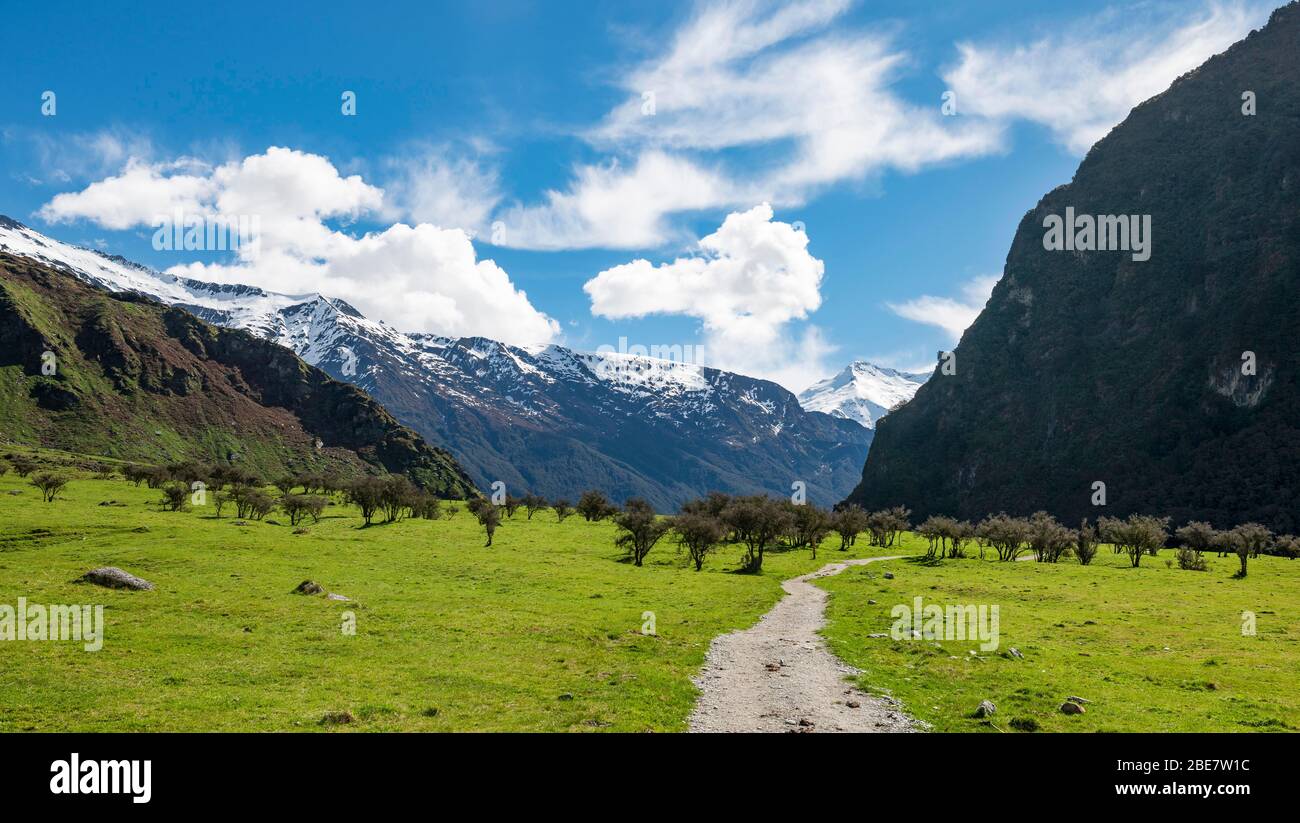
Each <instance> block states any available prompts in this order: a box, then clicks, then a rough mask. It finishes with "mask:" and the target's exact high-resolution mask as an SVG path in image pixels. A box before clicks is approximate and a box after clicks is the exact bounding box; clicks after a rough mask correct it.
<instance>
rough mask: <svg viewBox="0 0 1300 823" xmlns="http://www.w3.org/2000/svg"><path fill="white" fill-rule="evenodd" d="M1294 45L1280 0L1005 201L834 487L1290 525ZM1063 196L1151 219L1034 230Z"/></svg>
mask: <svg viewBox="0 0 1300 823" xmlns="http://www.w3.org/2000/svg"><path fill="white" fill-rule="evenodd" d="M1297 44H1300V5H1297V4H1294V3H1293V4H1290V5H1288V6H1286V7H1284V8H1281V9H1279V10H1277V11H1275V12H1274V13H1273V15H1272V17H1271V19H1270V21H1269V23H1268V25H1267V26H1265V27H1264V28H1262V29H1260V30H1258V31H1255V32H1252V33H1251V34H1250V35H1249V36H1248V37H1247V38H1245V39H1244V40H1242V41H1240V42H1238V43H1237V44H1235V45H1234V46H1232V47H1231V48H1229V49H1228V50H1227V51H1225V52H1224V53H1222V54H1219V55H1217V56H1215V57H1212V58H1211V59H1210V60H1208V61H1207V62H1206V63H1205V64H1204V65H1202V66H1201V67H1200V68H1198V69H1196V70H1194V71H1191V72H1189V73H1187V74H1185V75H1183V76H1182V77H1181V78H1179V79H1178V80H1176V81H1175V82H1174V83H1173V85H1172V86H1171V87H1170V88H1169V89H1168V90H1167V91H1165V92H1164V93H1162V94H1160V95H1157V96H1156V97H1154V98H1152V99H1150V100H1148V101H1146V102H1145V103H1143V104H1141V105H1139V106H1137V107H1136V108H1135V109H1133V111H1132V112H1131V113H1130V114H1129V116H1128V117H1127V118H1126V119H1125V120H1124V122H1123V123H1121V124H1120V125H1118V126H1116V127H1115V128H1114V129H1113V130H1112V131H1111V132H1110V134H1109V135H1107V136H1106V137H1104V138H1103V139H1102V140H1101V141H1099V142H1098V143H1097V144H1096V145H1095V146H1093V148H1092V150H1091V151H1089V153H1088V155H1087V157H1085V158H1084V160H1083V162H1082V163H1081V164H1080V166H1079V168H1078V171H1077V172H1076V173H1075V175H1074V179H1073V180H1072V181H1071V182H1070V183H1069V184H1068V185H1065V186H1061V187H1059V188H1057V189H1054V190H1053V191H1051V192H1049V193H1048V194H1047V195H1045V196H1044V197H1043V198H1042V199H1041V200H1040V201H1039V202H1038V204H1037V205H1036V206H1035V207H1034V208H1033V209H1032V210H1030V211H1029V212H1028V213H1027V214H1026V215H1025V216H1024V218H1023V219H1022V220H1021V223H1020V225H1019V228H1018V230H1017V232H1016V234H1015V237H1014V239H1013V240H1012V243H1011V249H1010V252H1009V253H1008V255H1007V260H1006V266H1005V268H1004V271H1003V275H1002V278H1001V280H1000V282H998V284H997V286H996V287H995V288H994V289H993V294H992V297H991V298H990V299H989V301H988V304H987V306H986V307H985V308H984V310H983V312H982V313H981V314H980V315H979V317H978V319H976V320H975V322H974V324H973V325H972V326H971V327H970V328H969V329H967V330H966V332H965V335H964V336H963V337H962V339H961V342H960V344H959V345H958V346H957V348H956V349H955V353H954V354H955V356H954V358H953V365H954V367H955V371H954V373H952V374H943V373H941V374H938V375H936V376H935V377H934V378H933V379H932V380H930V381H929V382H928V383H926V384H925V385H924V386H922V387H921V388H920V390H919V391H917V393H916V397H915V399H914V400H912V402H910V403H909V404H908V405H907V406H906V407H904V408H903V409H901V410H899V411H897V412H895V413H894V414H891V415H889V417H887V418H886V419H885V420H883V421H881V423H880V424H879V426H878V427H877V430H876V439H875V442H874V444H873V445H872V449H871V453H870V455H869V456H868V458H867V463H866V466H865V468H864V470H863V475H862V482H861V483H860V485H859V486H858V488H857V489H855V490H854V492H853V494H852V495H850V497H849V500H851V501H853V502H856V503H861V504H862V505H865V506H868V507H880V506H888V505H896V504H902V505H906V506H908V507H910V508H911V509H912V510H913V512H914V515H913V516H914V517H923V516H925V515H928V514H935V513H942V514H948V515H958V516H961V517H978V516H982V515H984V514H987V513H989V512H996V511H999V510H1006V511H1008V512H1009V513H1013V514H1016V513H1019V514H1027V513H1030V512H1033V511H1035V510H1038V509H1043V510H1046V511H1049V512H1052V513H1054V514H1056V515H1058V516H1060V517H1063V518H1067V519H1069V520H1070V521H1072V522H1077V521H1078V519H1079V518H1081V517H1085V516H1087V517H1093V518H1095V517H1097V516H1100V515H1125V514H1128V513H1133V512H1143V513H1147V514H1154V515H1168V516H1170V517H1171V518H1173V520H1174V523H1175V524H1178V523H1181V522H1186V521H1188V520H1206V521H1209V522H1210V523H1211V524H1213V525H1214V526H1216V527H1218V528H1226V527H1229V526H1232V525H1234V524H1236V523H1241V522H1244V521H1257V522H1260V523H1263V524H1265V525H1267V526H1270V527H1272V528H1273V529H1275V530H1277V531H1282V532H1294V531H1295V530H1297V529H1298V528H1300V373H1298V372H1300V358H1297V356H1296V341H1295V337H1296V331H1297V330H1298V329H1300V139H1297V135H1300V59H1297V54H1298V52H1297ZM1070 209H1072V210H1073V214H1075V215H1102V216H1106V215H1121V216H1125V215H1134V216H1141V217H1142V218H1143V222H1144V223H1145V222H1146V221H1147V220H1148V219H1149V226H1150V229H1151V231H1150V234H1149V235H1148V236H1147V238H1146V241H1145V242H1146V243H1147V244H1148V245H1147V252H1144V254H1146V253H1149V259H1146V260H1143V259H1141V258H1142V257H1143V256H1144V255H1139V254H1134V253H1130V251H1129V250H1124V249H1122V248H1121V249H1120V250H1107V251H1084V250H1081V249H1082V248H1085V246H1083V245H1082V244H1079V245H1078V246H1077V247H1076V248H1075V250H1072V251H1056V250H1052V249H1050V248H1049V246H1051V245H1054V244H1050V243H1048V242H1046V241H1047V235H1046V234H1045V231H1044V229H1045V228H1047V227H1049V226H1050V225H1051V224H1053V222H1054V221H1053V219H1052V218H1053V217H1056V218H1058V220H1059V218H1060V216H1061V215H1063V214H1065V215H1068V214H1070V212H1069V211H1067V210H1070ZM1090 219H1091V218H1090ZM1099 225H1100V224H1099ZM1081 236H1082V235H1081ZM1118 236H1119V238H1120V239H1122V238H1123V237H1124V235H1123V234H1119V235H1118Z"/></svg>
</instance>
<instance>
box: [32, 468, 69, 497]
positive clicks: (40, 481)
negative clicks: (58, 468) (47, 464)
mask: <svg viewBox="0 0 1300 823" xmlns="http://www.w3.org/2000/svg"><path fill="white" fill-rule="evenodd" d="M31 483H32V485H33V486H35V487H36V488H38V489H40V490H41V499H42V500H44V501H45V502H46V503H53V502H54V497H55V495H57V494H58V493H59V492H61V491H63V489H64V487H65V486H67V485H68V478H66V477H64V476H63V475H61V474H55V473H54V472H38V473H37V474H34V475H32V480H31Z"/></svg>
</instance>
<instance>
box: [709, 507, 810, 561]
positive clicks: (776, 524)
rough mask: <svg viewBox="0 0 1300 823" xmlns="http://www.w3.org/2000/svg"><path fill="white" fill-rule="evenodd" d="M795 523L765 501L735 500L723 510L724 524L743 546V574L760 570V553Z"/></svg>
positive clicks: (789, 516)
mask: <svg viewBox="0 0 1300 823" xmlns="http://www.w3.org/2000/svg"><path fill="white" fill-rule="evenodd" d="M793 520H794V515H792V514H791V513H790V512H789V511H788V510H787V509H786V508H785V506H783V505H782V504H781V503H780V502H778V501H776V500H772V499H771V498H768V497H761V496H760V497H742V498H736V499H734V500H732V501H731V502H730V503H728V504H727V507H726V508H725V509H723V510H722V522H723V523H725V524H726V525H727V526H728V527H729V528H730V529H731V530H732V531H733V532H734V533H735V534H736V536H737V538H738V539H739V540H741V541H742V542H744V544H745V549H746V552H745V565H744V568H745V571H748V572H753V573H757V572H760V571H762V570H763V553H764V551H765V550H766V549H767V547H768V546H770V545H772V544H773V543H774V542H775V541H776V538H777V537H778V536H780V535H782V534H785V533H786V532H787V531H788V530H789V529H790V527H791V524H792V522H793Z"/></svg>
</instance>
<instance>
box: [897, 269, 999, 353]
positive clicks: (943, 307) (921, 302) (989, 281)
mask: <svg viewBox="0 0 1300 823" xmlns="http://www.w3.org/2000/svg"><path fill="white" fill-rule="evenodd" d="M998 280H1000V277H998V276H997V274H989V276H987V277H976V278H975V280H971V281H969V282H966V283H965V285H963V286H962V295H961V298H936V296H933V295H928V294H924V295H922V296H919V298H915V299H911V300H907V302H906V303H887V306H888V307H889V311H892V312H893V313H896V315H898V316H900V317H904V319H905V320H914V321H917V322H923V324H926V325H931V326H937V328H940V329H943V330H944V333H945V334H948V337H950V338H952V341H953V342H954V343H956V342H957V341H959V339H961V338H962V332H965V330H966V329H969V328H970V325H971V324H972V322H975V319H976V317H979V313H980V312H982V311H984V304H985V303H988V296H989V295H991V294H993V286H996V285H997V281H998Z"/></svg>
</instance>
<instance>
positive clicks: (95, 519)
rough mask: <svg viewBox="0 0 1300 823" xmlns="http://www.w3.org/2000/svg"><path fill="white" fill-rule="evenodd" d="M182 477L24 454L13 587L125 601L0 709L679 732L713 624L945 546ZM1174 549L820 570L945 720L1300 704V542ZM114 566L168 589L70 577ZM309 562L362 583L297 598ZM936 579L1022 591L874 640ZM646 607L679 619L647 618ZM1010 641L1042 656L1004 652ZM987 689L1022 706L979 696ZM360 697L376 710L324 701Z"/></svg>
mask: <svg viewBox="0 0 1300 823" xmlns="http://www.w3.org/2000/svg"><path fill="white" fill-rule="evenodd" d="M47 456H48V455H47ZM15 492H16V493H15ZM161 496H162V494H161V492H160V491H158V490H151V489H148V488H146V487H144V486H143V485H142V486H141V487H139V488H136V487H134V486H132V485H131V484H130V483H128V482H126V481H124V480H122V479H120V478H116V479H107V480H104V479H99V480H97V479H91V478H89V477H87V476H84V475H83V476H80V477H77V478H76V479H74V480H73V482H72V483H71V484H70V485H69V486H68V487H67V489H66V490H65V491H64V492H63V493H62V494H61V495H60V496H59V497H58V498H57V499H56V500H55V501H54V502H52V503H48V504H47V503H43V502H41V499H40V493H39V492H38V490H37V489H35V488H34V487H33V486H32V485H31V484H30V483H29V482H28V481H26V480H24V479H22V478H19V477H17V476H16V475H14V474H12V473H10V474H8V475H6V476H4V477H0V604H8V605H10V606H16V605H17V599H18V598H19V597H25V598H27V601H28V602H29V603H31V604H55V603H57V604H103V605H104V606H105V610H104V619H105V630H104V631H105V639H104V644H103V648H102V650H100V651H98V652H86V651H84V650H83V649H82V647H81V644H79V643H74V642H70V641H69V642H50V641H45V642H35V641H33V642H17V641H14V642H0V731H133V730H139V731H147V730H148V731H180V730H223V731H252V730H277V731H285V730H297V731H310V730H332V731H340V730H349V731H355V730H412V731H466V730H487V731H595V730H612V731H682V730H684V729H685V728H686V719H687V717H688V715H689V714H690V711H691V708H692V705H693V703H694V699H695V689H694V687H693V686H692V684H691V677H692V676H693V675H694V674H695V673H696V671H697V670H698V669H699V668H700V666H701V664H702V662H703V660H704V654H705V651H706V650H707V648H708V645H709V642H710V640H711V639H712V638H713V637H715V636H716V635H718V634H722V633H724V632H728V631H731V630H734V629H737V628H743V627H747V626H750V625H752V624H753V623H754V622H755V621H756V620H757V619H758V618H759V617H760V616H761V615H762V614H763V613H764V612H765V611H767V610H768V609H769V608H771V606H772V605H773V604H774V603H775V602H776V601H777V599H778V598H779V597H780V596H781V590H780V581H781V580H783V579H785V578H788V577H791V576H794V575H797V574H801V573H803V572H806V571H810V570H813V569H815V568H818V567H820V566H821V565H823V564H824V563H827V562H830V561H832V560H837V559H842V558H845V557H862V556H871V555H873V554H874V555H893V554H904V553H919V552H921V551H923V548H924V541H922V540H920V539H919V538H916V537H914V536H911V535H908V536H906V537H905V538H904V539H903V545H902V546H901V547H900V546H896V547H894V548H890V549H879V548H873V547H870V546H868V545H867V540H866V537H865V536H863V537H862V538H860V539H859V540H858V544H857V546H856V547H854V549H853V550H851V551H849V552H840V551H838V550H837V547H838V539H837V538H834V537H833V536H832V537H831V538H830V539H828V540H827V541H826V542H825V543H824V544H823V546H822V549H821V551H819V553H818V557H817V559H816V560H814V559H813V558H812V557H811V556H810V553H809V552H808V551H806V550H798V551H775V552H773V551H769V553H768V555H767V558H766V561H765V564H764V573H763V574H762V575H746V574H736V573H733V571H734V570H735V569H736V568H737V567H738V566H739V565H740V556H741V549H740V548H739V547H734V546H728V547H724V548H723V550H722V551H720V552H719V553H717V554H716V555H714V556H713V557H712V558H711V559H710V560H709V561H708V563H707V564H706V566H705V569H704V571H702V572H699V573H697V572H695V571H694V570H693V569H692V568H690V567H688V565H687V562H686V559H685V557H684V556H683V555H681V554H678V553H677V551H676V547H675V544H673V543H672V542H670V541H669V540H664V541H662V542H661V543H660V544H659V545H658V546H657V547H656V548H655V549H654V550H653V551H652V552H651V553H650V555H649V557H648V559H647V561H646V565H645V567H643V568H636V567H633V566H632V565H631V564H630V563H626V562H623V560H622V553H621V552H619V551H618V550H617V549H616V548H615V547H614V543H613V541H614V534H615V528H614V526H613V525H612V524H611V523H609V522H602V523H587V522H585V521H583V520H582V519H581V517H578V516H573V517H570V518H569V519H568V520H566V521H565V522H564V523H558V522H557V521H556V517H555V514H554V512H552V511H550V510H545V511H542V512H539V513H538V514H536V515H535V516H534V518H533V519H532V520H531V521H529V520H528V519H527V514H526V512H525V511H524V510H523V509H520V510H519V512H518V513H517V514H516V515H515V517H514V518H513V519H508V520H505V521H504V523H503V525H502V526H501V527H500V528H499V530H498V531H497V534H496V539H495V542H494V544H493V546H492V547H490V548H485V547H484V546H483V542H484V538H483V532H482V529H481V527H480V526H479V525H478V524H477V522H476V521H475V520H474V518H473V517H472V515H471V514H470V513H469V512H468V511H466V510H465V509H464V507H463V504H461V510H460V511H459V513H457V514H456V515H454V516H453V517H452V518H451V519H443V520H437V521H429V520H403V521H400V522H397V523H392V524H386V525H379V524H376V525H374V526H371V527H368V528H362V527H361V517H360V515H359V514H358V512H357V511H356V510H355V509H354V508H352V507H351V506H348V505H344V504H341V503H339V504H336V505H332V506H330V507H329V508H328V509H327V510H326V513H325V515H324V516H323V517H322V519H321V521H320V522H319V523H312V522H310V520H309V521H308V522H307V523H306V524H305V527H306V529H307V532H306V533H304V534H295V533H294V529H293V528H291V527H290V526H289V525H288V520H287V518H285V517H284V515H283V513H281V512H276V513H273V514H272V515H270V516H269V517H268V519H267V520H265V521H262V522H257V521H248V522H247V524H246V525H237V524H236V517H235V516H234V515H233V513H232V512H231V511H230V510H229V509H228V510H227V511H226V512H225V516H224V517H222V518H220V519H218V518H216V517H215V516H214V512H213V511H212V507H211V506H206V507H194V508H192V509H190V510H189V511H185V512H164V511H161V510H160V506H159V505H158V503H159V501H160V499H161ZM110 502H111V503H112V505H101V504H106V503H110ZM271 521H277V522H278V523H279V524H280V525H277V524H276V523H275V522H271ZM1171 556H1172V552H1168V551H1166V552H1164V553H1162V556H1161V557H1158V558H1147V559H1146V560H1145V561H1144V563H1143V566H1142V568H1140V569H1136V570H1134V569H1129V568H1127V560H1126V559H1124V558H1121V557H1119V556H1116V555H1112V554H1110V551H1109V548H1103V549H1102V551H1101V552H1100V553H1099V555H1098V557H1097V560H1096V561H1095V562H1094V565H1093V566H1091V567H1086V568H1085V567H1080V566H1079V565H1078V564H1077V563H1075V562H1074V561H1073V560H1067V561H1063V562H1062V563H1061V564H1059V565H1046V564H1039V563H1034V562H1020V563H996V562H991V561H980V560H976V559H969V560H945V561H942V562H941V563H939V564H934V565H928V564H925V563H922V562H917V561H916V560H897V561H888V562H885V563H878V564H873V565H870V566H863V567H853V568H850V569H849V570H848V571H846V572H844V573H843V574H842V575H840V576H838V577H833V578H828V579H825V580H823V581H821V585H823V586H824V587H825V588H826V589H827V590H828V591H830V592H831V594H832V597H831V602H830V606H829V608H828V617H829V618H830V623H829V625H828V626H827V629H826V631H825V634H826V636H827V638H828V639H829V641H830V643H831V645H832V648H833V649H834V650H835V651H836V652H837V653H838V654H839V655H840V656H841V657H843V658H844V659H845V660H846V661H848V662H849V663H852V664H853V665H855V666H858V667H859V668H861V669H862V670H863V672H864V674H863V675H862V677H861V682H862V684H863V685H864V686H865V687H867V688H869V689H873V690H876V691H888V692H889V693H891V694H893V695H894V696H895V697H897V698H899V699H901V700H902V701H903V704H904V707H905V709H906V710H907V711H908V712H909V713H911V714H913V715H914V716H916V717H918V718H920V719H922V720H924V721H926V722H928V723H930V724H932V725H933V726H934V728H935V729H937V730H941V731H996V730H1002V731H1007V730H1012V728H1013V727H1012V725H1011V721H1012V720H1016V721H1017V724H1016V725H1017V727H1020V728H1023V727H1025V726H1026V723H1025V721H1026V720H1032V721H1034V723H1036V724H1037V726H1038V727H1039V728H1041V729H1043V730H1047V731H1102V730H1114V731H1135V730H1153V731H1163V730H1177V731H1191V730H1198V731H1199V730H1214V731H1217V730H1225V731H1252V730H1292V729H1295V728H1296V727H1297V726H1300V689H1298V688H1297V687H1298V686H1300V677H1298V676H1297V672H1300V644H1298V643H1297V641H1300V623H1298V622H1297V618H1296V614H1297V606H1300V562H1294V561H1287V560H1283V559H1278V558H1271V557H1269V558H1260V559H1258V560H1254V561H1252V562H1251V565H1250V575H1249V577H1248V578H1247V579H1246V580H1232V579H1230V575H1231V573H1232V571H1233V570H1234V569H1235V567H1236V563H1237V561H1236V559H1235V558H1224V559H1217V558H1213V557H1211V561H1210V562H1211V570H1210V571H1209V572H1206V573H1198V572H1187V571H1181V570H1179V569H1178V568H1177V567H1176V566H1175V567H1173V568H1168V567H1166V564H1165V560H1166V559H1167V558H1169V557H1171ZM105 565H108V566H118V567H121V568H123V569H125V570H126V571H128V572H131V573H133V574H136V575H138V576H140V577H143V578H145V579H147V580H149V581H151V582H152V583H154V584H155V586H156V587H157V588H156V589H155V590H154V591H150V592H128V591H117V590H110V589H103V588H99V587H96V586H91V585H88V584H78V583H73V582H72V581H73V580H74V579H76V578H77V577H79V576H80V575H82V574H83V573H84V572H86V571H87V570H88V569H91V568H93V567H96V566H105ZM887 570H888V571H892V572H893V573H894V574H895V575H896V577H895V578H894V579H892V580H887V579H885V578H884V577H883V573H884V572H885V571H887ZM306 579H311V580H314V581H316V582H318V583H319V584H321V585H322V586H323V587H324V588H325V589H326V590H327V591H330V592H336V593H340V594H343V595H346V596H347V597H349V598H352V600H351V601H350V602H338V601H332V600H328V599H326V598H325V597H323V596H314V597H311V596H303V595H297V594H292V593H291V592H292V590H293V589H294V587H296V586H297V585H298V584H299V583H300V582H302V581H303V580H306ZM918 594H919V595H921V596H922V597H924V598H925V600H926V602H933V603H962V604H965V603H974V604H980V603H984V604H999V605H1000V610H1001V626H1000V628H1001V648H1000V651H999V652H994V653H990V654H984V655H981V656H979V657H978V658H972V656H971V655H969V654H968V652H969V650H970V649H971V648H975V644H974V643H965V644H963V643H940V647H935V646H934V644H933V643H931V642H929V641H906V642H895V641H893V640H891V639H889V638H868V637H867V635H869V634H873V633H880V632H888V631H889V627H890V624H891V623H892V620H891V619H890V616H889V611H890V608H891V607H892V606H893V605H894V604H896V603H910V602H911V599H912V597H914V596H915V595H918ZM869 600H876V601H878V602H877V604H875V605H872V604H870V603H869V602H868V601H869ZM1243 610H1251V611H1254V612H1256V613H1257V615H1258V635H1257V636H1254V637H1243V636H1242V635H1241V619H1240V615H1241V612H1242V611H1243ZM645 612H653V620H654V624H655V626H654V628H655V632H656V634H655V635H654V636H649V635H645V634H643V633H642V626H643V624H644V623H645V622H646V620H647V619H649V618H648V616H646V615H645V614H644V613H645ZM349 617H351V618H354V619H355V627H356V631H355V635H349V634H346V633H345V632H344V631H343V627H344V625H345V621H346V620H348V619H349ZM1009 647H1016V648H1018V649H1019V650H1020V651H1021V652H1023V654H1024V658H1023V659H1013V658H1010V657H1006V656H1004V655H1003V654H1002V653H1001V652H1004V651H1005V650H1006V649H1008V648H1009ZM1069 695H1079V696H1082V697H1085V698H1088V699H1089V700H1092V701H1093V702H1092V703H1090V704H1088V706H1087V713H1086V714H1085V715H1082V716H1074V717H1067V716H1064V715H1062V714H1060V713H1059V712H1058V710H1057V708H1058V706H1059V705H1060V702H1061V701H1062V700H1063V699H1064V698H1065V697H1066V696H1069ZM986 698H987V699H991V700H993V701H994V702H995V703H996V704H997V705H998V708H999V712H998V714H997V715H996V716H995V717H993V718H992V719H991V720H990V721H981V720H975V719H973V718H971V717H970V714H971V712H972V711H973V709H974V708H975V706H976V705H977V704H978V702H979V701H980V700H982V699H986ZM344 712H346V713H348V714H350V715H351V716H352V718H354V722H351V723H347V724H342V725H340V724H333V723H323V722H322V720H323V719H324V718H325V717H326V716H327V715H332V714H338V713H344Z"/></svg>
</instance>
